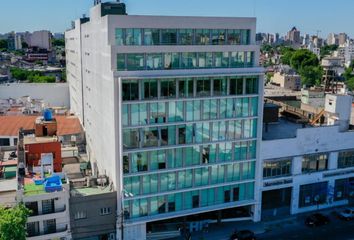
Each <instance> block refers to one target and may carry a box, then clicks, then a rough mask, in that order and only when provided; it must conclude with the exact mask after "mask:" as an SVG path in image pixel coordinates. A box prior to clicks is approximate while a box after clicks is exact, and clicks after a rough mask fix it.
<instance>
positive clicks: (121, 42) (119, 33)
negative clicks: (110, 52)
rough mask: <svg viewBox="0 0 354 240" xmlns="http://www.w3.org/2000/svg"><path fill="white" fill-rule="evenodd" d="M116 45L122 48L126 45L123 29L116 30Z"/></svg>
mask: <svg viewBox="0 0 354 240" xmlns="http://www.w3.org/2000/svg"><path fill="white" fill-rule="evenodd" d="M115 36H116V45H117V46H121V45H124V34H123V29H122V28H116V35H115Z"/></svg>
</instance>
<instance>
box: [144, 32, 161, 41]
mask: <svg viewBox="0 0 354 240" xmlns="http://www.w3.org/2000/svg"><path fill="white" fill-rule="evenodd" d="M144 44H145V45H159V44H160V29H144Z"/></svg>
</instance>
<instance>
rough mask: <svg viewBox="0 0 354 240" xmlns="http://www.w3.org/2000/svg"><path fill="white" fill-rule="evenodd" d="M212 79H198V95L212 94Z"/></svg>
mask: <svg viewBox="0 0 354 240" xmlns="http://www.w3.org/2000/svg"><path fill="white" fill-rule="evenodd" d="M210 90H211V80H210V79H208V78H207V79H197V96H199V97H203V96H210Z"/></svg>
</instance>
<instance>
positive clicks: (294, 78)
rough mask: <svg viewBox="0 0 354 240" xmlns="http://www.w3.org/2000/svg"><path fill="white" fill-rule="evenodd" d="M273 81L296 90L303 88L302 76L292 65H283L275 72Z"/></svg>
mask: <svg viewBox="0 0 354 240" xmlns="http://www.w3.org/2000/svg"><path fill="white" fill-rule="evenodd" d="M271 82H272V83H273V84H275V85H277V86H280V87H282V88H286V89H291V90H294V91H299V90H300V89H301V77H300V75H299V74H297V73H296V71H295V70H293V69H292V68H291V67H290V66H281V68H280V69H278V70H277V71H276V72H275V73H274V76H273V77H272V78H271Z"/></svg>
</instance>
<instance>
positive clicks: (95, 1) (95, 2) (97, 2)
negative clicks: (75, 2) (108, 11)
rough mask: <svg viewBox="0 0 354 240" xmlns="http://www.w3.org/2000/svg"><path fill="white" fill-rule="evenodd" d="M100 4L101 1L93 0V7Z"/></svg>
mask: <svg viewBox="0 0 354 240" xmlns="http://www.w3.org/2000/svg"><path fill="white" fill-rule="evenodd" d="M100 3H101V0H94V3H93V5H94V6H96V5H98V4H100Z"/></svg>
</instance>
